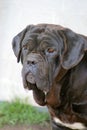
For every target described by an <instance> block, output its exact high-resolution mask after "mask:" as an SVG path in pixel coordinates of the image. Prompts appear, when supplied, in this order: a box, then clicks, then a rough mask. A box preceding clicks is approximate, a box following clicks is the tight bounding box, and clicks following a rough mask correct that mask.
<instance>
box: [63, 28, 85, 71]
mask: <svg viewBox="0 0 87 130" xmlns="http://www.w3.org/2000/svg"><path fill="white" fill-rule="evenodd" d="M63 34H64V36H65V40H64V44H65V52H64V55H63V58H62V66H63V68H65V69H70V68H72V67H74V66H76V65H77V64H78V63H79V62H80V61H81V60H82V58H83V56H84V53H85V51H86V50H87V38H86V37H85V36H82V35H79V34H76V33H74V32H73V31H71V30H69V29H64V30H63Z"/></svg>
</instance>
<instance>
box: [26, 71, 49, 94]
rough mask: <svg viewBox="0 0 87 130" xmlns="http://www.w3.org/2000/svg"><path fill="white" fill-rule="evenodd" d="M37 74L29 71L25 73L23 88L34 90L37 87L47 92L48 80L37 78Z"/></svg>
mask: <svg viewBox="0 0 87 130" xmlns="http://www.w3.org/2000/svg"><path fill="white" fill-rule="evenodd" d="M37 77H38V75H37V76H36V77H35V76H34V75H33V74H32V73H31V72H30V73H28V74H26V77H25V79H26V85H25V88H27V89H29V90H34V89H36V88H38V89H39V90H41V91H44V92H48V91H49V82H47V81H46V80H45V79H40V80H38V79H37Z"/></svg>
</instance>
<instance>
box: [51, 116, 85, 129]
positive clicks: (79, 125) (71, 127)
mask: <svg viewBox="0 0 87 130" xmlns="http://www.w3.org/2000/svg"><path fill="white" fill-rule="evenodd" d="M53 120H54V122H55V123H56V124H59V125H61V126H65V127H68V128H70V129H72V130H76V129H77V130H86V129H87V128H86V127H85V126H84V125H83V124H82V123H79V122H75V123H72V124H70V123H63V122H62V121H61V120H60V119H59V118H57V117H54V118H53Z"/></svg>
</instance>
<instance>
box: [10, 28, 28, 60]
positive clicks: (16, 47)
mask: <svg viewBox="0 0 87 130" xmlns="http://www.w3.org/2000/svg"><path fill="white" fill-rule="evenodd" d="M29 29H30V26H27V27H26V28H25V29H24V30H23V31H21V32H20V33H19V34H17V35H16V36H15V37H14V38H13V41H12V48H13V51H14V54H15V56H16V57H17V62H19V61H20V56H21V49H22V41H23V39H24V37H25V35H26V33H27V31H29Z"/></svg>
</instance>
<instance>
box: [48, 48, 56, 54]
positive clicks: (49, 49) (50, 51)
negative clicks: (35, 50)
mask: <svg viewBox="0 0 87 130" xmlns="http://www.w3.org/2000/svg"><path fill="white" fill-rule="evenodd" d="M54 51H55V49H54V48H48V50H47V52H49V53H53V52H54Z"/></svg>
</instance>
